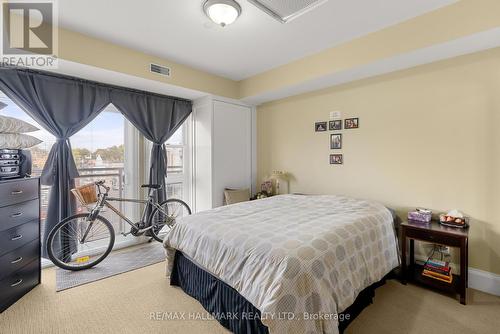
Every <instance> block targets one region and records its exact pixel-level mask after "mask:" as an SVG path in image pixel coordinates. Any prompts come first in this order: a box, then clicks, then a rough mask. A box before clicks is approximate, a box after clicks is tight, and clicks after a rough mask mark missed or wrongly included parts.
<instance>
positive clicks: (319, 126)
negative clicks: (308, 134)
mask: <svg viewBox="0 0 500 334" xmlns="http://www.w3.org/2000/svg"><path fill="white" fill-rule="evenodd" d="M314 131H316V132H324V131H326V122H316V123H314Z"/></svg>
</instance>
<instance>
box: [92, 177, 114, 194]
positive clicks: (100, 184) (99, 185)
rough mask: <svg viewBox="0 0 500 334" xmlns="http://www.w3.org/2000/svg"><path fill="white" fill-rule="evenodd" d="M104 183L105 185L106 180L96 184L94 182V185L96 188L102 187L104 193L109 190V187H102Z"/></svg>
mask: <svg viewBox="0 0 500 334" xmlns="http://www.w3.org/2000/svg"><path fill="white" fill-rule="evenodd" d="M104 183H106V180H100V181H97V182H94V184H95V185H96V186H97V187H103V188H104V189H105V190H106V193H107V192H108V191H109V190H110V189H111V188H110V187H106V186H105V185H104Z"/></svg>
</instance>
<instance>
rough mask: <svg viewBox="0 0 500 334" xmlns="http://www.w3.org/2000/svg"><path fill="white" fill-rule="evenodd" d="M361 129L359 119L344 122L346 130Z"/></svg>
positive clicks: (348, 119)
mask: <svg viewBox="0 0 500 334" xmlns="http://www.w3.org/2000/svg"><path fill="white" fill-rule="evenodd" d="M357 128H359V118H346V119H345V120H344V129H357Z"/></svg>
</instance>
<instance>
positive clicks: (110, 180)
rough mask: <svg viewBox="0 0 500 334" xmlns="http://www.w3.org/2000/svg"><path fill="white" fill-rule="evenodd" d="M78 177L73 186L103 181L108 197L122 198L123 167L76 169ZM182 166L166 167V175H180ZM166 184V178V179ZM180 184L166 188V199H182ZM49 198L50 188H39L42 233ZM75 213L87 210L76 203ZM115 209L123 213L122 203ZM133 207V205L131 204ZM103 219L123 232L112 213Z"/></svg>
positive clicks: (34, 173)
mask: <svg viewBox="0 0 500 334" xmlns="http://www.w3.org/2000/svg"><path fill="white" fill-rule="evenodd" d="M78 172H79V174H80V176H79V177H78V178H76V179H75V186H76V187H79V186H82V185H84V184H88V183H92V182H96V181H99V180H105V181H106V184H107V185H108V186H109V187H111V189H110V192H109V194H110V196H112V197H124V182H125V173H124V169H123V167H90V168H80V169H78ZM182 172H183V167H182V166H168V173H169V174H172V175H175V174H176V173H179V174H180V173H182ZM40 174H41V170H34V171H33V175H40ZM167 182H168V178H167ZM182 189H183V187H182V182H173V183H171V184H169V185H168V187H167V194H168V197H176V198H182ZM49 196H50V187H49V186H42V187H41V214H42V215H41V219H42V233H43V229H44V228H45V224H43V222H44V220H45V219H46V217H47V208H48V203H49ZM77 204H78V206H77V212H85V211H86V209H87V208H85V207H82V206H81V205H80V203H77ZM114 205H116V207H117V209H119V210H120V211H122V212H123V211H124V205H126V204H124V203H123V202H117V203H114ZM132 205H133V204H132ZM102 214H103V216H104V217H105V218H107V219H108V220H109V221H110V222H111V224H112V225H113V227H114V228H115V231H116V232H117V233H120V232H125V231H124V229H125V227H128V225H125V223H124V222H123V221H122V220H121V219H120V218H119V217H118V216H117V215H116V214H114V213H112V212H111V211H105V212H103V213H102Z"/></svg>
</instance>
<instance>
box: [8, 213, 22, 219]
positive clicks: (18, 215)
mask: <svg viewBox="0 0 500 334" xmlns="http://www.w3.org/2000/svg"><path fill="white" fill-rule="evenodd" d="M22 215H23V213H22V212H17V213H13V214H12V215H11V216H10V217H11V218H16V217H21V216H22Z"/></svg>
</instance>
